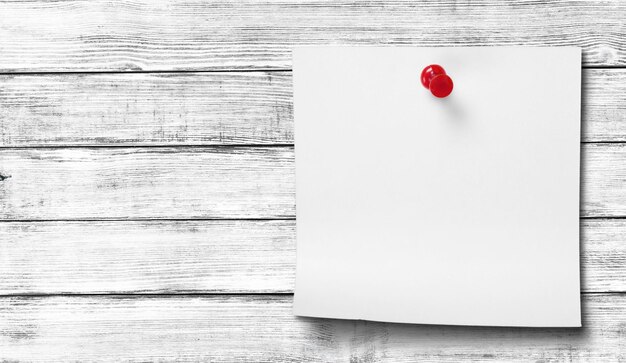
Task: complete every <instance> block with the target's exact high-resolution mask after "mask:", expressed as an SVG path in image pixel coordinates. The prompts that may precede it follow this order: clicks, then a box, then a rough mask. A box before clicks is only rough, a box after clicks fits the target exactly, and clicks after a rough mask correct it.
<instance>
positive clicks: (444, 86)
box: [421, 64, 454, 98]
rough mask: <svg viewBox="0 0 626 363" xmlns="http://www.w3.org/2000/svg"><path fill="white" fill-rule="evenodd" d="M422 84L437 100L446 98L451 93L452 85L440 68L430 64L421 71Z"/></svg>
mask: <svg viewBox="0 0 626 363" xmlns="http://www.w3.org/2000/svg"><path fill="white" fill-rule="evenodd" d="M421 79H422V84H423V85H424V87H426V89H429V90H430V92H431V93H432V94H433V95H434V96H435V97H439V98H444V97H447V96H448V95H449V94H450V93H451V92H452V88H453V87H454V84H453V83H452V78H450V77H449V76H448V75H447V74H446V71H445V70H444V69H443V67H442V66H440V65H438V64H431V65H429V66H428V67H426V68H424V70H423V71H422V77H421Z"/></svg>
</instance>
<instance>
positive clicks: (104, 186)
mask: <svg viewBox="0 0 626 363" xmlns="http://www.w3.org/2000/svg"><path fill="white" fill-rule="evenodd" d="M0 169H2V170H0V174H2V175H4V176H5V179H4V180H3V181H2V182H0V200H1V201H2V202H0V218H1V219H20V220H23V219H108V218H121V219H126V218H283V217H293V215H294V214H295V206H294V202H295V200H294V193H295V175H294V173H295V169H294V155H293V148H292V147H266V148H248V147H245V148H232V147H217V148H216V147H213V148H191V149H189V148H106V149H100V148H96V149H87V148H80V149H4V150H0Z"/></svg>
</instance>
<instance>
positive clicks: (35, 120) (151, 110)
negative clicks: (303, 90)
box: [0, 69, 626, 146]
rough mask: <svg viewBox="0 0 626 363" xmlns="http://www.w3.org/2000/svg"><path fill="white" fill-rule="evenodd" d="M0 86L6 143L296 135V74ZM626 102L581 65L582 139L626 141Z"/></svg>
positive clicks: (609, 78) (175, 141) (617, 84)
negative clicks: (294, 95)
mask: <svg viewBox="0 0 626 363" xmlns="http://www.w3.org/2000/svg"><path fill="white" fill-rule="evenodd" d="M0 85H1V86H2V90H1V91H0V120H2V122H0V146H46V145H54V146H80V145H87V146H90V145H118V146H120V145H126V146H143V145H145V146H148V145H241V144H289V143H293V105H292V88H291V73H290V72H227V73H221V72H220V73H156V74H155V73H153V74H142V73H123V74H119V73H118V74H87V75H85V74H54V75H21V76H13V75H4V76H0ZM624 104H626V69H585V70H583V100H582V115H583V127H582V130H583V133H582V138H583V141H587V142H598V141H626V107H624ZM390 134H392V132H390Z"/></svg>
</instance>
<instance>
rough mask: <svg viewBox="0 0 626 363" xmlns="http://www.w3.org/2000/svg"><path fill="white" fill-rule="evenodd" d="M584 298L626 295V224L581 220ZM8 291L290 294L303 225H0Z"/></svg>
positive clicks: (0, 263) (1, 287)
mask: <svg viewBox="0 0 626 363" xmlns="http://www.w3.org/2000/svg"><path fill="white" fill-rule="evenodd" d="M581 232H582V235H581V257H580V260H581V272H582V273H581V275H582V280H581V282H582V291H584V292H626V242H625V241H626V220H595V219H593V220H583V221H581ZM0 235H2V236H3V237H2V239H0V251H2V253H0V295H20V294H66V293H67V294H105V293H106V294H108V293H117V294H139V293H150V294H154V293H167V294H179V293H213V294H215V293H219V294H228V293H291V292H293V291H294V280H295V265H296V255H295V249H296V241H295V221H293V220H290V221H140V222H121V221H114V222H111V221H107V222H99V221H90V222H38V223H32V222H29V223H26V222H4V223H0Z"/></svg>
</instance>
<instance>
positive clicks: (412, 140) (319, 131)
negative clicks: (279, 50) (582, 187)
mask: <svg viewBox="0 0 626 363" xmlns="http://www.w3.org/2000/svg"><path fill="white" fill-rule="evenodd" d="M433 63H435V64H439V65H441V66H443V67H444V68H445V70H446V72H447V74H448V75H450V77H451V78H452V80H453V82H454V90H453V92H452V94H451V95H450V96H449V97H447V98H445V99H438V98H435V97H434V96H432V95H431V93H430V92H429V91H428V90H426V89H425V88H424V87H423V86H422V85H421V83H420V73H421V71H422V69H423V68H424V67H425V66H427V65H429V64H433ZM293 68H294V81H293V82H294V83H293V87H294V104H295V106H294V113H295V152H296V180H297V182H296V210H297V222H296V223H297V274H296V291H295V302H294V312H295V314H296V315H300V316H313V317H326V318H343V319H365V320H376V321H386V322H401V323H423V324H452V325H490V326H545V327H548V326H554V327H577V326H580V325H581V320H580V315H581V314H580V286H579V165H580V99H581V95H580V92H581V91H580V89H581V52H580V49H579V48H573V47H562V48H531V47H485V48H460V47H456V48H411V47H393V48H391V47H303V48H297V49H295V51H294V53H293Z"/></svg>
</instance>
